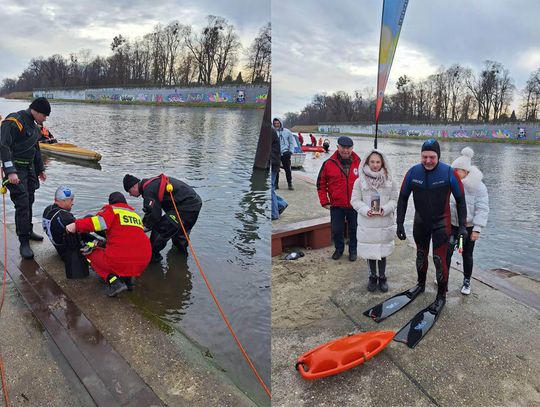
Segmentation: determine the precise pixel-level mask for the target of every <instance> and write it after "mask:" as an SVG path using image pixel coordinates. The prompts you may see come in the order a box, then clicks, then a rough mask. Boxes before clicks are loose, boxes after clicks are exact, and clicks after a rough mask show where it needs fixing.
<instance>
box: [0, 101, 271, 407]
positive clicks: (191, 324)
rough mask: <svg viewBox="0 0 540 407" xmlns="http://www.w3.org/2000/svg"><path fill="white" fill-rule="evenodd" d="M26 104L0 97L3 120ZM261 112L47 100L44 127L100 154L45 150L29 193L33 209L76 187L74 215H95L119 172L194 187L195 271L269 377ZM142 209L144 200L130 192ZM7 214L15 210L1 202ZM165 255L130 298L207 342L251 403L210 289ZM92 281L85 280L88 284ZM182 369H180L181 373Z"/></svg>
mask: <svg viewBox="0 0 540 407" xmlns="http://www.w3.org/2000/svg"><path fill="white" fill-rule="evenodd" d="M27 106H28V102H24V101H8V100H4V99H0V114H1V115H2V116H5V115H7V114H8V113H10V112H12V111H16V110H20V109H24V108H26V107H27ZM262 116H263V112H262V111H261V110H257V111H254V110H227V109H217V108H212V109H205V108H176V107H172V106H160V107H156V106H121V105H119V106H114V105H109V106H107V105H85V104H69V103H53V105H52V114H51V116H50V118H49V120H48V121H47V123H46V125H47V126H48V127H49V128H50V129H51V131H52V133H53V134H54V135H55V137H56V138H57V139H58V140H59V141H65V142H71V143H74V144H77V145H79V146H81V147H85V148H89V149H92V150H95V151H97V152H99V153H101V154H102V159H101V161H100V163H99V165H100V166H99V167H97V166H88V163H85V162H82V161H81V162H77V163H75V161H73V162H72V161H71V160H69V161H68V160H66V159H64V158H59V157H53V156H51V157H50V158H49V160H48V161H47V165H46V171H47V176H48V178H47V181H46V182H45V183H43V184H42V185H41V188H40V189H39V190H38V191H37V192H36V202H35V204H34V214H35V216H36V217H39V216H40V215H41V213H42V212H43V209H44V208H45V207H46V206H47V205H49V204H51V203H52V201H53V195H54V191H55V189H56V188H57V187H58V186H59V185H64V184H65V185H69V186H71V187H72V188H73V189H74V191H75V204H74V207H73V212H74V214H75V215H76V216H79V217H80V216H83V215H86V214H88V213H95V212H96V211H97V210H98V209H99V208H100V207H101V206H102V205H103V204H104V203H106V201H107V197H108V195H109V194H110V193H111V192H113V191H116V190H118V191H121V190H123V189H122V178H123V176H124V174H125V173H131V174H133V175H135V176H137V177H139V178H149V177H152V176H155V175H158V174H160V173H165V174H167V175H169V176H172V177H175V178H179V179H181V180H183V181H185V182H187V183H188V184H190V185H192V186H193V187H194V188H195V189H196V191H197V193H198V194H199V195H200V196H201V198H202V199H203V207H202V210H201V213H200V216H199V219H198V221H197V224H196V225H195V227H194V228H193V231H192V233H191V240H192V244H193V247H194V249H195V251H196V254H197V257H198V259H199V261H200V264H201V267H202V268H203V270H204V272H205V273H206V275H207V277H208V280H209V281H210V283H211V284H212V286H213V288H214V291H215V293H216V296H217V298H218V299H219V301H220V303H221V305H222V307H223V309H224V310H225V313H226V314H227V316H228V317H229V319H230V322H231V324H232V326H233V327H234V329H235V332H236V334H237V335H238V337H239V338H240V340H241V342H242V344H243V345H244V347H245V348H246V350H247V352H248V354H249V355H250V357H251V359H252V360H253V362H254V364H255V365H256V367H257V369H258V370H259V372H260V373H261V375H262V377H263V379H264V380H265V382H266V383H267V384H269V383H270V288H269V287H270V267H271V257H270V221H269V218H270V216H269V207H268V204H267V201H268V196H269V195H268V192H267V188H268V186H267V185H266V183H265V182H264V180H263V179H262V178H260V177H256V178H254V179H251V174H252V166H253V160H254V157H255V150H256V147H257V140H258V135H259V131H260V126H261V120H262ZM128 203H129V204H130V205H132V206H133V207H134V208H135V209H136V210H137V211H138V212H139V213H141V208H142V199H140V198H131V197H128ZM8 211H9V212H8V216H9V217H10V218H11V219H12V217H13V207H12V205H11V203H10V204H9V205H8ZM162 254H163V256H164V258H165V260H163V262H162V264H161V265H152V266H150V267H149V268H148V270H147V272H146V273H145V274H144V276H143V277H142V278H141V279H140V281H139V282H138V286H137V287H136V291H135V292H134V293H133V294H130V295H133V296H134V301H135V302H136V303H137V304H140V306H141V307H143V308H144V310H146V311H148V312H150V313H151V314H152V315H154V316H155V317H157V318H159V319H160V320H162V321H165V322H167V323H168V324H169V325H170V326H172V327H173V329H175V330H178V331H180V330H181V331H182V332H185V333H186V335H188V336H189V337H191V338H193V339H194V340H196V341H197V342H199V343H200V344H201V345H202V346H203V347H205V348H208V349H209V350H210V352H211V353H212V355H213V356H214V360H215V361H216V362H217V363H218V364H219V365H220V366H221V367H222V368H223V369H224V370H226V371H227V374H228V375H229V376H230V377H231V378H232V379H233V380H234V381H235V383H237V384H238V385H239V386H240V387H241V388H242V389H243V390H244V391H246V392H247V393H249V395H250V396H251V397H253V398H254V399H256V400H258V401H261V402H264V401H267V400H268V398H267V396H266V394H265V393H264V390H262V388H261V387H260V384H259V383H258V382H257V380H256V379H255V378H254V377H253V373H252V372H251V370H250V369H249V367H248V366H247V364H246V362H245V361H244V359H243V357H242V354H241V353H240V351H239V350H238V349H237V347H236V344H235V343H234V340H233V339H232V337H231V335H230V333H229V331H228V330H227V327H226V325H225V324H224V322H223V321H222V320H221V317H220V316H219V314H218V312H217V309H216V306H215V305H214V303H213V302H212V299H211V297H210V295H209V293H208V290H207V288H206V286H205V285H204V281H203V280H202V278H201V276H200V273H199V270H198V269H197V266H196V264H195V261H194V259H193V256H189V257H188V259H187V262H186V260H185V259H184V258H182V256H180V255H178V253H176V249H175V248H172V249H171V246H170V244H169V246H167V247H166V248H165V250H164V251H163V252H162ZM89 283H90V282H89ZM180 374H181V373H180Z"/></svg>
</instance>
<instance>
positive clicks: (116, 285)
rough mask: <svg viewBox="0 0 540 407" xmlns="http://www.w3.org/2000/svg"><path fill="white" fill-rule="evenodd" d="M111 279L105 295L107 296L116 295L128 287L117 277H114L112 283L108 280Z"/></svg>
mask: <svg viewBox="0 0 540 407" xmlns="http://www.w3.org/2000/svg"><path fill="white" fill-rule="evenodd" d="M113 278H114V277H113ZM111 280H112V279H111ZM111 280H109V287H107V295H108V296H109V297H116V296H117V295H118V294H120V293H121V292H123V291H126V290H127V289H128V287H127V285H126V284H125V283H124V282H123V281H122V280H120V279H119V278H118V277H116V278H115V279H114V280H113V282H112V283H111V282H110V281H111Z"/></svg>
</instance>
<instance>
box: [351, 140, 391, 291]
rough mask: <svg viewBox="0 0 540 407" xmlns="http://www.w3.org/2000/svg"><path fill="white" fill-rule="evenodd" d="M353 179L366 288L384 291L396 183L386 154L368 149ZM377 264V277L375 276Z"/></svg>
mask: <svg viewBox="0 0 540 407" xmlns="http://www.w3.org/2000/svg"><path fill="white" fill-rule="evenodd" d="M363 162H364V164H363V166H362V167H361V169H360V174H359V176H358V179H357V180H356V181H355V183H354V187H353V192H352V197H351V205H352V206H353V208H354V209H355V210H356V211H357V212H358V229H357V236H358V254H359V255H360V257H362V258H364V259H367V261H368V264H369V279H368V286H367V288H368V291H370V292H372V291H375V290H376V289H377V283H378V286H379V289H380V290H381V291H382V292H386V291H388V284H387V281H386V258H387V257H388V256H389V255H390V254H392V252H393V251H394V246H395V245H394V236H395V231H396V225H395V222H394V211H395V209H396V204H397V197H398V192H399V191H398V187H397V184H396V183H395V182H394V180H393V178H392V173H391V171H390V165H389V163H388V160H387V159H386V156H385V155H384V154H383V153H382V152H381V151H379V150H371V151H370V152H369V153H368V154H367V156H366V159H365V160H364V161H363ZM377 266H378V268H379V277H377Z"/></svg>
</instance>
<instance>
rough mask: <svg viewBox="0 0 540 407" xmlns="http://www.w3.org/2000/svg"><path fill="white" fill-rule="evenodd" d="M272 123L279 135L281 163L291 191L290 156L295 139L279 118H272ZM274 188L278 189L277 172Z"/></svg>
mask: <svg viewBox="0 0 540 407" xmlns="http://www.w3.org/2000/svg"><path fill="white" fill-rule="evenodd" d="M272 124H273V126H274V129H275V130H276V132H277V134H278V137H279V145H280V151H281V165H282V166H283V169H284V170H285V176H286V178H287V184H288V185H289V190H291V191H293V190H294V187H293V184H292V170H291V156H292V154H293V152H294V148H295V147H296V140H295V139H294V136H293V134H292V133H291V131H290V130H289V129H286V128H284V127H283V125H282V124H281V120H279V119H278V118H274V120H272ZM276 189H279V172H278V175H277V177H276Z"/></svg>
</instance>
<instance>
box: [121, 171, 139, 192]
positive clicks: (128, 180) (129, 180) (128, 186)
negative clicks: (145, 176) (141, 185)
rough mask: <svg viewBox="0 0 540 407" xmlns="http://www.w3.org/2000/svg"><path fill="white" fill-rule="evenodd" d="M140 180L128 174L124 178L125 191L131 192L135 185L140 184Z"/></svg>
mask: <svg viewBox="0 0 540 407" xmlns="http://www.w3.org/2000/svg"><path fill="white" fill-rule="evenodd" d="M139 181H140V179H139V178H137V177H135V176H133V175H131V174H126V175H125V176H124V189H125V190H126V192H129V190H130V189H131V187H132V186H133V185H135V184H136V183H137V182H139Z"/></svg>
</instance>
